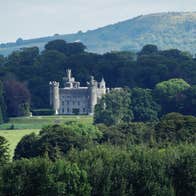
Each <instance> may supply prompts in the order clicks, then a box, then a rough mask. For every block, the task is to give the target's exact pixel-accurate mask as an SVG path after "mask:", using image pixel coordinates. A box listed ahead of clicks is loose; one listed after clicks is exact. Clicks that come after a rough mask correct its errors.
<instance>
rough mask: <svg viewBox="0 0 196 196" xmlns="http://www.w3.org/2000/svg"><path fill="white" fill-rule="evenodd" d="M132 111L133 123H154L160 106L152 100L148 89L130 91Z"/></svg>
mask: <svg viewBox="0 0 196 196" xmlns="http://www.w3.org/2000/svg"><path fill="white" fill-rule="evenodd" d="M131 92H132V103H131V105H132V110H133V114H134V121H143V122H146V121H156V120H158V112H159V110H160V106H159V105H158V104H157V103H156V102H155V101H154V100H153V97H152V91H151V90H150V89H141V88H134V89H132V91H131Z"/></svg>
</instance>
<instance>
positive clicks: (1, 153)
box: [0, 136, 10, 166]
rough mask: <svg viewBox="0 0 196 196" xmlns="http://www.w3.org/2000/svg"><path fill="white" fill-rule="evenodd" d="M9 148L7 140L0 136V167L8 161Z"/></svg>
mask: <svg viewBox="0 0 196 196" xmlns="http://www.w3.org/2000/svg"><path fill="white" fill-rule="evenodd" d="M9 158H10V157H9V148H8V142H7V140H6V139H5V138H4V137H2V136H0V166H2V165H4V164H6V163H7V162H8V161H9Z"/></svg>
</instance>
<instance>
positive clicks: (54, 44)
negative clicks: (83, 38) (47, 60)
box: [45, 40, 86, 56]
mask: <svg viewBox="0 0 196 196" xmlns="http://www.w3.org/2000/svg"><path fill="white" fill-rule="evenodd" d="M85 48H86V46H84V45H83V44H82V43H81V42H74V43H67V42H66V41H64V40H53V41H50V42H48V43H47V44H46V46H45V49H46V50H57V51H59V52H62V53H63V54H65V55H68V56H69V55H76V54H79V53H83V52H84V50H85Z"/></svg>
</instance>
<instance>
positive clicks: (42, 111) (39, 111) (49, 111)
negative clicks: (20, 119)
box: [31, 109, 54, 116]
mask: <svg viewBox="0 0 196 196" xmlns="http://www.w3.org/2000/svg"><path fill="white" fill-rule="evenodd" d="M31 112H32V115H33V116H50V115H54V110H52V109H35V110H31Z"/></svg>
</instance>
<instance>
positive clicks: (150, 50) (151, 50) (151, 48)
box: [139, 44, 158, 55]
mask: <svg viewBox="0 0 196 196" xmlns="http://www.w3.org/2000/svg"><path fill="white" fill-rule="evenodd" d="M156 53H158V48H157V46H156V45H151V44H149V45H145V46H144V47H143V48H142V50H141V52H139V55H149V54H156Z"/></svg>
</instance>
